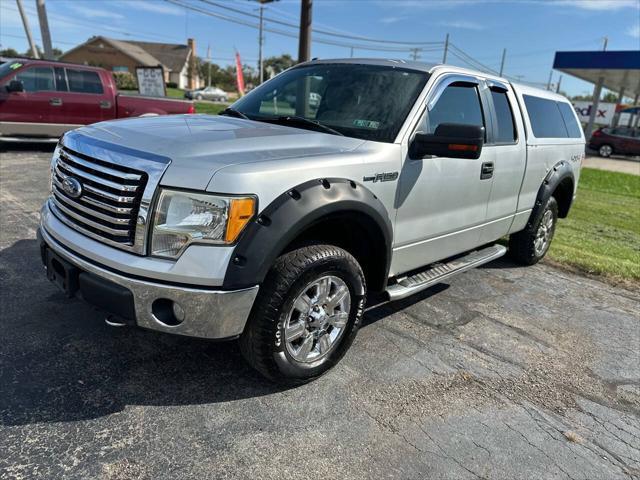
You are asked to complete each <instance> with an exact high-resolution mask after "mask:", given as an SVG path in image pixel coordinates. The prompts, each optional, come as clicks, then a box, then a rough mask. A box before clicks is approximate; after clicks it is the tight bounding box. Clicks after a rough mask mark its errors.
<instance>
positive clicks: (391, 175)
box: [362, 172, 398, 183]
mask: <svg viewBox="0 0 640 480" xmlns="http://www.w3.org/2000/svg"><path fill="white" fill-rule="evenodd" d="M397 179H398V172H382V173H376V174H374V175H371V176H370V177H363V178H362V181H363V182H373V183H376V182H393V181H394V180H397Z"/></svg>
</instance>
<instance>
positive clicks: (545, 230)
mask: <svg viewBox="0 0 640 480" xmlns="http://www.w3.org/2000/svg"><path fill="white" fill-rule="evenodd" d="M557 221H558V203H557V202H556V199H555V198H553V197H549V200H547V203H546V204H545V206H544V209H543V210H542V214H540V215H538V217H537V218H536V219H535V220H534V221H533V224H532V225H531V226H530V227H528V228H526V229H525V230H522V231H521V232H518V233H514V234H513V235H511V236H510V237H509V255H510V256H511V257H512V258H513V259H514V260H516V261H518V262H519V263H522V264H524V265H534V264H536V263H538V262H539V261H540V260H542V258H543V257H544V256H545V255H546V253H547V251H548V250H549V247H550V246H551V241H552V240H553V235H554V233H555V231H556V223H557Z"/></svg>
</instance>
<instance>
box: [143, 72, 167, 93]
mask: <svg viewBox="0 0 640 480" xmlns="http://www.w3.org/2000/svg"><path fill="white" fill-rule="evenodd" d="M136 75H137V77H138V91H139V92H140V95H147V96H149V97H165V96H166V90H165V85H164V72H163V69H162V67H136Z"/></svg>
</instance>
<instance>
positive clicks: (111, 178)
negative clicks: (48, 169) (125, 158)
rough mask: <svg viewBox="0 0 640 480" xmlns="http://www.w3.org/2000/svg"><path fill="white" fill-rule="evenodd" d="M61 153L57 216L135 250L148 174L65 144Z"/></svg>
mask: <svg viewBox="0 0 640 480" xmlns="http://www.w3.org/2000/svg"><path fill="white" fill-rule="evenodd" d="M58 152H59V155H58V158H57V159H55V160H54V167H53V172H52V195H51V203H52V204H53V208H52V210H53V211H54V213H55V214H56V216H57V217H58V218H59V219H60V220H61V221H62V222H64V223H65V224H67V225H68V226H70V227H72V228H74V229H76V230H78V231H80V232H82V233H84V234H85V235H87V236H90V237H92V238H95V239H97V240H100V241H102V242H104V243H108V244H111V245H113V246H117V247H119V248H123V249H129V250H134V248H133V247H134V246H135V242H136V238H137V237H136V227H137V223H138V222H137V218H138V213H139V211H140V205H141V201H142V197H143V194H144V191H145V186H146V184H147V180H148V178H147V174H146V173H145V172H143V171H140V170H135V169H133V168H129V167H128V166H124V165H120V164H115V163H111V162H106V161H104V160H99V159H97V158H92V157H89V156H87V155H83V154H81V153H77V152H75V151H73V150H70V149H68V148H66V147H62V148H60V149H59V150H58ZM74 179H75V180H76V181H77V182H79V184H80V186H81V191H80V192H79V195H77V194H76V193H77V192H75V191H73V190H72V189H71V188H70V187H69V182H73V181H74ZM65 184H66V185H65Z"/></svg>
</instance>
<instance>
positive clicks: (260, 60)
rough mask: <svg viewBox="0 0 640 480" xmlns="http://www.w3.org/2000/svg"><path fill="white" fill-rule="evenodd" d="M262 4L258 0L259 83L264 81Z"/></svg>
mask: <svg viewBox="0 0 640 480" xmlns="http://www.w3.org/2000/svg"><path fill="white" fill-rule="evenodd" d="M263 14H264V6H263V5H262V2H260V32H259V37H258V71H259V72H260V84H262V82H264V68H263V62H262V44H263V43H264V34H263V33H262V26H263V23H264V21H263V18H262V16H263Z"/></svg>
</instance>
